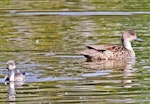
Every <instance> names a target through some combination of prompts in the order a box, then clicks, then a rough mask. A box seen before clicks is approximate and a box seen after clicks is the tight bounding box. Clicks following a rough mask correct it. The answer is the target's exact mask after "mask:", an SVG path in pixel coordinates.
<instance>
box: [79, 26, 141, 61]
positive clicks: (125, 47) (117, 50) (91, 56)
mask: <svg viewBox="0 0 150 104" xmlns="http://www.w3.org/2000/svg"><path fill="white" fill-rule="evenodd" d="M134 40H136V41H140V42H142V39H140V38H137V35H136V33H135V32H134V31H133V30H131V29H127V30H125V31H124V32H123V34H122V36H121V41H122V46H118V45H112V44H105V45H88V46H86V47H87V48H88V49H87V50H83V51H79V52H78V53H79V54H81V55H83V56H85V57H86V58H87V61H94V60H114V59H120V58H122V59H124V58H135V52H134V50H133V48H132V46H131V42H132V41H134Z"/></svg>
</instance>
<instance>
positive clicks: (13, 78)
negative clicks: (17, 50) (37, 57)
mask: <svg viewBox="0 0 150 104" xmlns="http://www.w3.org/2000/svg"><path fill="white" fill-rule="evenodd" d="M7 69H8V73H7V75H6V76H5V81H9V82H20V81H24V79H25V72H21V71H19V70H16V65H15V62H14V60H9V61H8V62H7Z"/></svg>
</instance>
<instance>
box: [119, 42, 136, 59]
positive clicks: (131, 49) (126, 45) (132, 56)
mask: <svg viewBox="0 0 150 104" xmlns="http://www.w3.org/2000/svg"><path fill="white" fill-rule="evenodd" d="M122 44H123V47H124V48H125V49H127V51H128V54H129V56H130V57H131V58H134V57H135V53H134V50H133V48H132V46H131V42H130V41H128V40H126V41H125V40H123V41H122Z"/></svg>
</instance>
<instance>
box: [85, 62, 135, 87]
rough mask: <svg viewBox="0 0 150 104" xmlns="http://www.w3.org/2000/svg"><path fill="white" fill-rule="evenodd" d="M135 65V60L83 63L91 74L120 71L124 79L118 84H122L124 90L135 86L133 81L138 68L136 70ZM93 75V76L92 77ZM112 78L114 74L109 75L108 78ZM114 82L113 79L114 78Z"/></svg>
mask: <svg viewBox="0 0 150 104" xmlns="http://www.w3.org/2000/svg"><path fill="white" fill-rule="evenodd" d="M134 65H135V59H132V60H131V59H129V60H128V59H126V60H101V61H97V62H84V63H83V67H84V68H87V69H88V70H89V72H90V73H91V72H92V73H97V72H100V71H104V70H105V71H107V70H109V71H110V70H112V72H113V71H114V70H115V71H117V70H118V71H119V72H122V73H120V74H119V75H121V76H120V77H122V78H121V79H119V80H118V81H119V82H118V83H120V80H121V83H122V86H123V87H124V88H129V87H132V85H133V79H135V77H136V74H135V70H136V68H134ZM92 73H91V75H92ZM109 75H110V77H112V76H113V74H111V73H109V74H108V75H107V76H108V77H109ZM112 80H113V78H112Z"/></svg>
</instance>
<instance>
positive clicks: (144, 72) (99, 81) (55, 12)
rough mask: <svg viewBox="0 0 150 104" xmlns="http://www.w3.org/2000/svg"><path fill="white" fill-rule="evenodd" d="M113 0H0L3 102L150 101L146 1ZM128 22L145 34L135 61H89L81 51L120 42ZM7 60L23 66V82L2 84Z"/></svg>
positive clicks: (106, 103)
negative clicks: (88, 46) (86, 60)
mask: <svg viewBox="0 0 150 104" xmlns="http://www.w3.org/2000/svg"><path fill="white" fill-rule="evenodd" d="M109 2H110V3H108V2H106V1H103V0H102V1H96V0H92V1H91V2H89V1H86V0H81V1H73V0H72V1H63V0H60V1H59V2H58V1H56V0H55V1H53V0H51V1H49V0H45V1H38V0H37V1H34V0H32V1H28V0H26V1H24V0H22V1H18V0H14V1H0V6H1V10H0V28H1V29H0V37H1V38H0V54H1V55H0V69H1V71H0V85H1V86H0V90H1V91H0V94H1V97H0V102H1V103H4V104H5V103H10V104H11V103H12V104H22V103H23V104H26V103H32V104H40V103H42V104H43V103H51V104H65V103H69V104H70V103H73V104H78V103H87V104H99V103H100V102H101V103H103V104H109V103H112V104H118V103H121V104H127V103H132V104H134V103H135V104H137V103H140V104H141V103H149V102H150V96H149V89H150V87H149V82H150V81H149V80H150V78H149V74H150V70H149V69H150V61H149V54H150V52H149V49H150V47H149V41H150V38H149V37H150V35H149V28H150V27H149V26H150V19H149V17H150V14H149V8H148V7H149V6H148V2H149V1H147V0H144V1H139V2H137V1H136V0H133V1H128V0H127V1H124V2H122V1H119V0H118V1H109ZM16 3H17V5H16ZM130 3H132V5H130ZM127 5H129V6H127ZM127 28H131V29H134V30H135V31H136V33H137V35H138V37H140V38H142V39H143V40H144V41H143V42H140V43H138V42H133V44H132V46H133V48H134V50H135V53H136V56H137V59H136V62H129V61H127V62H126V61H120V60H119V61H107V62H106V61H100V62H97V63H87V62H85V58H84V57H83V56H80V55H78V54H77V53H76V51H77V50H83V49H86V47H85V46H86V45H88V44H106V43H112V44H118V45H119V44H121V42H120V35H121V34H122V32H123V31H124V30H125V29H127ZM10 59H13V60H15V61H16V63H17V68H18V69H20V70H23V71H26V76H27V78H26V80H25V83H11V84H9V85H5V83H4V77H5V74H6V73H7V70H6V62H7V61H8V60H10Z"/></svg>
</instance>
